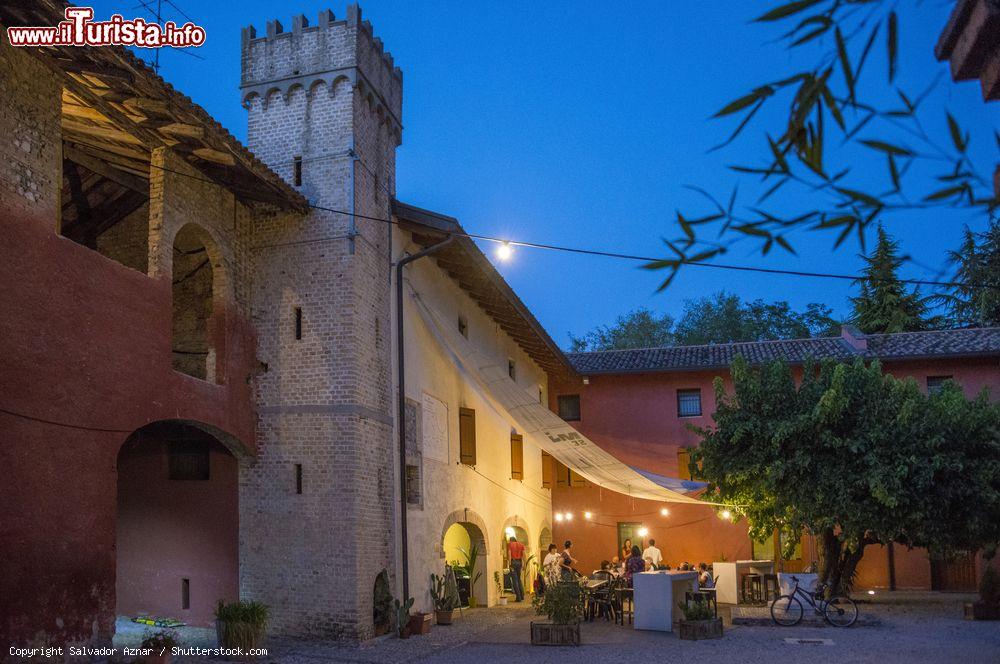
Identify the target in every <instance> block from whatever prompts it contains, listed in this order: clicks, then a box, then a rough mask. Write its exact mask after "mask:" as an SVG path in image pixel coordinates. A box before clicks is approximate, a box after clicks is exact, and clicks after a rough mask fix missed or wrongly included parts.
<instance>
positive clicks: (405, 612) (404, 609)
mask: <svg viewBox="0 0 1000 664" xmlns="http://www.w3.org/2000/svg"><path fill="white" fill-rule="evenodd" d="M392 603H393V605H394V606H395V607H396V634H397V635H398V636H399V638H401V639H408V638H410V608H411V607H412V606H413V598H412V597H409V598H407V599H406V601H404V602H400V601H399V600H398V599H394V600H392Z"/></svg>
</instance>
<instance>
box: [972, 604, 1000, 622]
mask: <svg viewBox="0 0 1000 664" xmlns="http://www.w3.org/2000/svg"><path fill="white" fill-rule="evenodd" d="M965 619H966V620H1000V606H996V605H994V604H987V603H986V602H966V603H965Z"/></svg>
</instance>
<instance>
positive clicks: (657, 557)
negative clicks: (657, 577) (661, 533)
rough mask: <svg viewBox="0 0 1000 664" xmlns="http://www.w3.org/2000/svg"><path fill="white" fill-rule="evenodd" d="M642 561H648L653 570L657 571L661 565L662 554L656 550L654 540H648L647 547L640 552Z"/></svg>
mask: <svg viewBox="0 0 1000 664" xmlns="http://www.w3.org/2000/svg"><path fill="white" fill-rule="evenodd" d="M642 557H643V559H644V560H648V561H649V562H650V563H652V565H653V569H658V568H659V567H660V565H661V564H662V563H663V554H662V553H660V550H659V549H657V548H656V540H654V539H651V540H649V546H647V547H646V550H645V551H643V552H642Z"/></svg>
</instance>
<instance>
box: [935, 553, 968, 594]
mask: <svg viewBox="0 0 1000 664" xmlns="http://www.w3.org/2000/svg"><path fill="white" fill-rule="evenodd" d="M931 590H942V591H945V592H955V593H961V592H975V590H976V554H974V553H967V554H962V555H958V556H955V557H954V558H949V559H946V560H931Z"/></svg>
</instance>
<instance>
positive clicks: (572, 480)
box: [567, 469, 587, 487]
mask: <svg viewBox="0 0 1000 664" xmlns="http://www.w3.org/2000/svg"><path fill="white" fill-rule="evenodd" d="M567 470H569V469H567ZM569 485H570V486H571V487H582V486H587V480H585V479H583V476H582V475H579V474H577V473H576V471H573V470H570V471H569Z"/></svg>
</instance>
